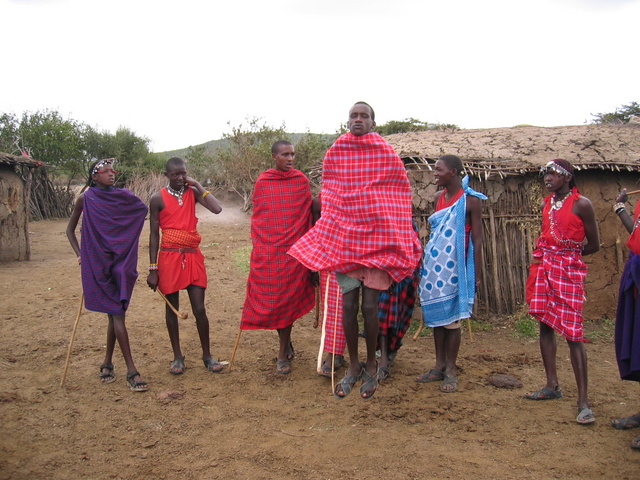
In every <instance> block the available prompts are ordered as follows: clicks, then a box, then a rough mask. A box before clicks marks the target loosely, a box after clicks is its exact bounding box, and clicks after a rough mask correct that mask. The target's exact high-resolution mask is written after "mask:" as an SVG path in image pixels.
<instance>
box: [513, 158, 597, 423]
mask: <svg viewBox="0 0 640 480" xmlns="http://www.w3.org/2000/svg"><path fill="white" fill-rule="evenodd" d="M541 173H542V175H544V185H545V187H547V190H548V191H549V192H551V193H552V195H549V196H548V197H547V198H545V199H544V202H543V204H542V234H541V236H540V238H539V239H538V242H537V244H536V249H535V250H534V251H533V262H532V264H531V267H530V269H531V271H530V274H529V279H528V280H527V303H528V304H529V313H530V314H531V315H532V316H533V317H535V318H536V319H538V320H539V321H540V352H541V353H542V363H543V364H544V370H545V373H546V376H547V384H546V385H545V386H544V387H543V388H542V389H540V390H538V391H536V392H532V393H527V394H526V395H525V397H526V398H529V399H531V400H552V399H556V398H562V391H561V390H560V387H559V385H558V374H557V371H556V340H555V333H554V331H555V330H557V331H558V333H560V334H561V335H562V336H563V337H565V338H566V339H567V343H568V345H569V352H570V356H571V365H572V366H573V372H574V374H575V377H576V383H577V385H578V417H577V418H576V421H577V422H578V423H579V424H583V425H584V424H589V423H593V422H595V420H596V418H595V416H594V414H593V412H592V411H591V408H590V405H589V401H588V399H587V352H586V350H585V348H584V343H583V342H584V337H583V331H582V329H583V328H582V327H583V323H584V322H583V318H582V304H583V303H584V280H585V277H586V276H587V266H586V265H585V263H584V261H583V260H582V257H583V256H585V255H591V254H592V253H595V252H597V251H598V250H600V234H599V233H598V225H597V223H596V215H595V211H594V209H593V205H592V204H591V201H590V200H589V199H588V198H587V197H583V196H582V195H580V193H578V189H577V188H576V187H575V182H574V179H573V167H572V166H571V164H570V163H569V162H568V161H566V160H561V159H557V160H553V161H551V162H549V163H547V164H546V165H545V166H544V167H543V168H542V172H541ZM585 238H586V240H587V242H586V243H584V239H585Z"/></svg>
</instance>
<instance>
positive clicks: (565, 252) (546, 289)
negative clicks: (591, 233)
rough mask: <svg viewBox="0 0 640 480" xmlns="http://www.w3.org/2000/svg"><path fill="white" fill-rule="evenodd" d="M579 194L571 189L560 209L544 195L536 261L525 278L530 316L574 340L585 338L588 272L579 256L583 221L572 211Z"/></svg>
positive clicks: (582, 235)
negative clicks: (584, 317)
mask: <svg viewBox="0 0 640 480" xmlns="http://www.w3.org/2000/svg"><path fill="white" fill-rule="evenodd" d="M578 198H579V193H578V191H577V189H574V191H573V193H572V195H570V196H569V197H568V198H567V199H566V200H565V201H564V204H563V205H562V208H560V209H559V210H553V209H552V208H551V206H552V197H551V196H550V197H547V198H546V199H545V205H544V208H543V211H542V234H541V236H540V238H539V239H538V243H537V245H536V249H535V250H534V252H533V257H534V260H537V261H538V262H539V263H533V264H532V265H531V267H530V273H529V279H528V281H527V302H528V303H529V313H530V314H531V316H533V317H534V318H536V319H538V320H539V321H541V322H544V323H546V324H547V325H549V326H550V327H552V328H553V329H554V330H556V331H557V332H558V333H560V334H561V335H562V336H563V337H565V338H566V339H567V340H570V341H573V342H580V341H583V340H584V336H583V323H584V320H583V317H582V306H583V304H584V300H585V292H584V281H585V278H586V276H587V266H586V264H585V263H584V261H583V260H582V242H583V240H584V237H585V233H584V223H583V222H582V219H581V218H580V217H578V216H577V215H575V214H574V213H573V212H572V210H573V204H574V202H575V200H577V199H578Z"/></svg>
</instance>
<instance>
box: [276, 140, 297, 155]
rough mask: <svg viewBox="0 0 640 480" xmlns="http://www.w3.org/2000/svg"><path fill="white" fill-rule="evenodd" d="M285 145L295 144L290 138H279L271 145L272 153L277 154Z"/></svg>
mask: <svg viewBox="0 0 640 480" xmlns="http://www.w3.org/2000/svg"><path fill="white" fill-rule="evenodd" d="M283 145H291V146H293V144H292V143H291V142H289V141H288V140H278V141H277V142H275V143H274V144H273V145H271V155H275V154H276V153H278V151H279V150H280V147H282V146H283Z"/></svg>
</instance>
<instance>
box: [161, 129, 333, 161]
mask: <svg viewBox="0 0 640 480" xmlns="http://www.w3.org/2000/svg"><path fill="white" fill-rule="evenodd" d="M303 135H305V134H304V133H289V134H288V136H289V140H290V141H291V143H294V144H295V143H296V142H297V141H298V140H299V139H300V137H302V136H303ZM311 135H320V136H322V137H323V138H324V139H325V140H327V141H329V142H330V143H333V141H334V140H335V138H336V135H335V134H333V135H332V134H327V133H312V134H311ZM228 144H229V140H227V139H226V138H221V139H219V140H210V141H208V142H205V143H201V144H200V145H193V148H196V147H200V146H204V147H205V153H206V154H207V155H213V153H214V152H215V151H216V150H219V149H222V148H226V147H227V145H228ZM188 152H189V147H186V148H180V149H178V150H168V151H166V152H156V153H157V154H158V155H163V156H165V157H166V158H167V159H169V158H171V157H180V158H184V157H185V156H186V155H187V153H188Z"/></svg>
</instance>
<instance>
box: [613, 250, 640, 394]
mask: <svg viewBox="0 0 640 480" xmlns="http://www.w3.org/2000/svg"><path fill="white" fill-rule="evenodd" d="M639 287H640V255H634V254H633V253H631V254H630V257H629V260H628V261H627V264H626V265H625V266H624V272H622V278H621V279H620V293H619V296H618V312H617V314H616V336H615V337H616V358H617V359H618V369H619V370H620V378H622V379H623V380H635V381H636V382H640V299H639V298H638V288H639Z"/></svg>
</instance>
